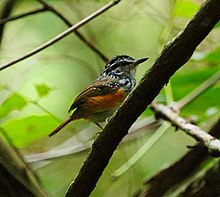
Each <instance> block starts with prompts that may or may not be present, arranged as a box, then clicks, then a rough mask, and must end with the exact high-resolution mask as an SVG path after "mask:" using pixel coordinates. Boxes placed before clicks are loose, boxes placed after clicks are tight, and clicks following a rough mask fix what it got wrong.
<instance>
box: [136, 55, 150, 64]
mask: <svg viewBox="0 0 220 197" xmlns="http://www.w3.org/2000/svg"><path fill="white" fill-rule="evenodd" d="M148 59H149V58H148V57H144V58H140V59H136V60H134V62H133V64H134V65H135V66H137V65H138V64H141V63H143V62H145V61H146V60H148Z"/></svg>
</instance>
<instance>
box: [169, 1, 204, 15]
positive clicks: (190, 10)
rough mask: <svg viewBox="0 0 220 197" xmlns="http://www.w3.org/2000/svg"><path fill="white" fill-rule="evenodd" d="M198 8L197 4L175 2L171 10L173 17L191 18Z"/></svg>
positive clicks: (192, 2)
mask: <svg viewBox="0 0 220 197" xmlns="http://www.w3.org/2000/svg"><path fill="white" fill-rule="evenodd" d="M199 6H200V5H199V4H198V3H196V2H194V1H190V0H182V1H177V2H176V4H175V7H174V9H173V16H177V17H183V18H191V17H192V16H193V15H194V14H195V13H196V11H197V10H198V9H199Z"/></svg>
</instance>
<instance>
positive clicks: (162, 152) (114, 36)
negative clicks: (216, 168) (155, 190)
mask: <svg viewBox="0 0 220 197" xmlns="http://www.w3.org/2000/svg"><path fill="white" fill-rule="evenodd" d="M6 2H7V1H0V13H1V12H2V13H3V10H4V5H5V4H6ZM45 2H47V3H48V4H49V5H51V6H53V7H54V8H55V9H56V10H58V11H59V12H60V13H62V15H63V16H64V17H66V18H67V19H68V20H69V21H70V22H71V23H73V24H74V23H76V22H78V21H79V20H81V19H82V18H84V17H86V16H88V15H89V14H90V13H92V12H94V11H95V10H96V9H98V8H100V7H101V6H103V5H104V4H105V3H107V2H108V1H82V0H81V1H74V0H64V1H59V0H57V1H55V0H54V1H52V0H50V1H45ZM201 3H202V1H200V0H165V1H164V0H154V1H149V0H144V1H143V0H142V1H140V0H133V1H125V0H124V1H121V2H120V3H119V4H118V5H116V6H115V7H113V8H112V9H111V10H109V11H108V12H106V13H104V14H102V15H101V16H99V17H98V18H96V19H95V20H93V21H91V22H90V23H89V24H87V25H85V26H83V27H82V28H80V30H79V32H80V33H82V35H84V36H85V37H86V38H87V39H88V40H89V41H90V42H91V43H93V44H94V46H96V47H97V48H98V49H99V50H100V51H101V52H102V53H103V54H105V55H106V56H107V57H108V58H111V57H113V56H115V55H117V54H128V55H131V56H133V57H136V58H138V57H145V56H148V57H149V58H150V59H149V61H148V62H147V63H145V64H143V65H140V66H139V67H138V71H137V79H138V80H140V79H141V77H142V76H143V75H144V74H145V72H146V71H147V70H148V69H149V68H150V66H151V65H152V63H153V62H154V61H155V59H156V57H157V56H158V54H159V53H160V51H161V50H162V48H163V47H164V45H165V44H166V43H167V42H168V41H170V40H171V39H173V38H174V37H175V36H176V35H177V34H178V33H179V32H180V31H181V30H182V29H183V28H184V26H185V25H186V24H187V22H188V21H189V20H190V18H191V17H192V16H193V15H194V14H195V13H196V11H197V9H198V8H199V7H200V5H201ZM41 7H42V4H41V3H40V2H39V1H34V0H32V1H25V0H23V1H21V0H16V1H14V3H13V8H12V11H11V14H10V15H11V16H16V15H19V14H21V13H25V12H28V11H31V10H35V9H38V8H41ZM219 27H220V25H216V27H215V28H214V29H213V31H212V32H211V34H210V35H209V36H208V37H207V38H206V40H205V41H204V42H202V43H201V45H200V46H199V47H198V48H197V50H196V52H195V53H194V54H193V56H192V58H191V59H190V61H189V62H187V63H186V65H185V66H184V67H182V68H181V69H180V70H179V71H178V72H177V73H176V74H175V76H174V77H172V79H171V81H170V82H169V84H168V86H167V87H165V89H164V90H163V91H162V92H161V93H160V95H158V97H157V99H156V100H157V101H158V102H162V103H166V104H170V103H172V102H173V101H178V100H180V99H181V98H183V97H185V96H186V95H187V94H189V93H191V92H192V91H193V90H195V88H197V87H198V86H199V85H200V84H202V83H203V82H204V81H205V80H207V79H209V78H210V77H211V76H212V75H213V74H215V73H216V72H218V70H219V68H220V65H219V61H220V45H219V43H220V42H219V41H220V37H219V33H220V29H219ZM66 28H67V26H66V24H65V23H64V22H63V21H62V20H61V19H60V18H59V17H58V16H57V15H55V14H54V13H53V12H51V11H42V12H40V13H37V14H33V15H30V16H27V17H23V18H21V19H17V20H14V21H11V22H8V23H6V25H5V26H4V32H3V36H2V40H1V46H0V63H1V64H3V63H6V62H8V61H10V60H12V59H15V58H17V57H19V56H21V55H23V54H25V53H26V52H28V51H29V50H31V49H33V48H35V47H37V46H39V45H40V44H42V43H44V42H46V41H48V40H49V39H51V38H52V37H54V36H56V35H57V34H59V33H61V32H62V31H64V30H65V29H66ZM104 64H105V62H103V60H102V59H101V58H100V57H99V56H98V55H97V54H95V53H94V52H93V51H92V50H91V49H90V48H89V47H88V46H87V45H85V43H83V42H82V41H81V40H79V39H78V38H77V37H76V36H75V35H74V34H70V35H69V36H68V37H66V38H64V39H62V40H61V41H60V42H58V43H57V44H54V45H52V46H51V47H49V48H47V49H45V50H43V51H42V52H41V53H39V54H37V55H34V56H32V57H31V58H29V59H26V60H24V61H22V62H20V63H18V64H15V65H13V67H9V68H8V69H5V70H3V71H1V72H0V103H1V107H0V129H1V133H0V135H1V138H2V139H4V140H6V141H7V142H8V143H9V144H11V145H12V146H14V147H16V148H18V149H19V151H20V152H21V153H22V155H24V158H25V160H26V161H27V162H28V163H30V165H31V167H32V168H33V169H34V171H35V172H36V174H37V175H38V177H39V178H40V180H41V182H42V185H43V187H44V188H45V189H46V190H47V191H48V193H50V194H51V195H52V196H57V197H59V196H64V194H65V192H66V190H67V188H68V186H69V184H70V183H71V181H72V180H73V178H74V177H75V176H76V174H77V172H78V171H79V169H80V167H81V165H82V163H83V161H84V159H85V158H86V155H87V153H88V151H89V149H90V147H91V143H92V141H93V140H94V139H95V138H96V132H99V128H97V127H96V126H95V125H93V124H92V123H90V122H87V121H85V120H80V121H76V122H74V123H72V124H71V125H70V126H68V127H67V128H65V129H63V130H62V131H61V132H60V133H59V134H58V135H56V136H55V137H53V138H51V139H49V138H48V136H47V135H48V133H50V131H51V130H52V129H53V128H54V127H56V126H57V125H58V124H59V123H60V122H62V120H64V119H65V118H66V117H67V116H68V113H67V110H68V108H69V106H70V104H71V102H72V101H73V99H74V98H75V97H76V96H77V95H78V93H79V92H80V91H82V90H83V89H84V88H85V87H86V86H88V85H89V84H90V83H91V82H92V81H93V80H94V79H95V78H96V77H97V76H98V75H99V73H100V71H101V70H102V68H103V66H104ZM219 100H220V84H219V83H216V84H215V85H214V86H212V87H211V88H209V89H207V90H205V91H204V93H203V94H201V95H200V96H199V97H197V98H196V99H194V100H193V101H192V102H190V103H189V104H187V105H186V106H184V108H183V109H181V111H180V115H181V116H184V117H186V118H189V119H190V120H191V119H193V121H195V122H196V124H198V125H199V126H200V127H201V128H202V129H203V130H206V131H208V130H209V129H210V128H211V127H212V125H213V124H214V123H215V122H216V121H217V120H218V118H219V109H220V103H219ZM131 115H132V114H131ZM152 115H153V113H152V112H151V111H150V109H148V110H146V111H145V112H144V114H142V116H141V117H140V118H139V120H138V121H137V124H135V125H134V127H133V129H132V131H133V132H131V133H130V134H129V135H128V136H127V137H126V138H125V139H124V142H123V143H121V145H120V146H119V147H118V149H117V150H116V152H115V154H114V155H113V158H112V159H111V161H110V163H109V165H108V167H107V169H106V170H105V172H104V174H103V176H102V177H101V179H100V180H99V182H98V184H97V187H96V189H95V190H94V191H93V193H92V195H91V196H105V197H108V196H109V197H110V196H113V195H116V194H117V196H121V197H123V196H132V195H133V194H134V193H135V192H136V191H137V190H138V189H140V188H141V186H142V184H143V182H144V181H146V180H148V179H149V178H150V177H152V176H153V175H154V174H156V173H157V172H159V171H160V170H161V169H163V168H165V167H167V166H169V165H170V164H172V163H173V162H174V161H176V160H178V159H179V158H180V157H181V156H182V155H184V153H186V152H187V151H188V148H187V146H193V145H194V144H195V141H194V140H193V139H192V138H190V137H188V136H186V135H185V134H184V133H182V132H181V131H178V132H174V130H175V128H173V127H172V126H170V125H169V124H168V123H167V124H166V123H163V124H162V126H161V125H160V124H159V123H157V122H156V123H157V124H156V123H155V122H154V123H153V124H152V126H149V125H148V124H149V121H150V122H151V121H153V120H152ZM141 123H143V126H140V124H141ZM139 127H140V128H139ZM158 130H159V131H158ZM158 132H159V133H158ZM155 134H157V135H156V136H155ZM152 140H154V142H152ZM146 144H147V145H146ZM143 146H144V148H143ZM140 148H142V149H141V150H142V151H141V153H143V156H142V157H141V158H140V159H137V161H136V162H135V164H134V165H132V166H131V167H130V168H128V169H127V171H126V172H125V173H123V174H121V172H122V171H121V168H120V166H121V165H123V164H125V163H126V162H127V160H128V159H129V158H130V157H132V156H133V155H135V153H137V152H138V150H139V149H140ZM137 157H138V156H137V155H135V156H134V158H137ZM213 162H214V159H211V158H210V159H209V160H207V161H206V162H205V163H203V165H202V169H203V170H206V169H208V168H209V167H210V165H211V164H212V163H213ZM127 165H129V164H127ZM119 168H120V170H117V169H119ZM200 172H201V171H200ZM120 174H121V175H120ZM113 175H114V176H113ZM115 176H119V177H118V178H115Z"/></svg>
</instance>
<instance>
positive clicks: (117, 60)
mask: <svg viewBox="0 0 220 197" xmlns="http://www.w3.org/2000/svg"><path fill="white" fill-rule="evenodd" d="M147 59H148V58H147V57H145V58H140V59H134V58H132V57H130V56H128V55H118V56H115V57H114V58H112V59H111V60H110V61H109V62H108V63H107V64H106V65H105V68H104V70H103V72H102V75H103V76H112V75H113V76H118V77H120V76H123V75H134V74H135V71H136V67H137V65H139V64H141V63H143V62H145V61H146V60H147Z"/></svg>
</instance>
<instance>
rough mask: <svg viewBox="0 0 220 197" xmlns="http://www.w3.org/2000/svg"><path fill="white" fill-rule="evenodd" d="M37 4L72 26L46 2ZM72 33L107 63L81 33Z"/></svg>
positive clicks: (105, 58) (40, 0)
mask: <svg viewBox="0 0 220 197" xmlns="http://www.w3.org/2000/svg"><path fill="white" fill-rule="evenodd" d="M37 1H38V2H40V3H41V4H42V5H43V6H44V7H45V8H46V9H47V10H49V11H51V12H52V13H54V14H55V15H56V16H58V17H59V18H60V19H61V20H63V22H64V23H65V24H66V25H67V26H69V27H71V26H73V24H72V23H71V22H70V21H69V20H68V19H67V18H66V17H64V16H63V15H62V14H61V13H60V12H59V11H58V10H56V9H55V8H53V7H52V6H50V5H49V4H48V3H47V2H45V1H43V0H37ZM73 33H75V35H76V36H77V37H78V38H79V39H80V40H82V42H84V43H85V44H86V45H87V46H88V47H89V48H90V49H92V50H93V51H94V52H95V53H96V54H97V55H98V56H99V57H100V58H101V59H102V60H103V61H104V62H107V61H108V58H107V56H106V55H104V54H103V53H102V52H101V51H100V50H99V49H98V48H96V47H95V46H94V45H93V44H92V43H91V42H89V40H87V39H86V38H85V37H84V36H83V35H82V34H81V33H79V32H78V31H77V30H75V31H74V32H73Z"/></svg>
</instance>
